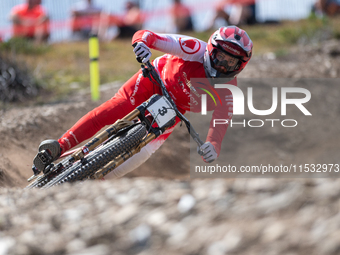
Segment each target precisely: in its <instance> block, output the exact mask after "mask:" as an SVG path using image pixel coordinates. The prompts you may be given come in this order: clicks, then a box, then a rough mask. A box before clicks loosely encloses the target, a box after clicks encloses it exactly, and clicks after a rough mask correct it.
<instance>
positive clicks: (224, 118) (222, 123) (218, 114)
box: [206, 78, 237, 156]
mask: <svg viewBox="0 0 340 255" xmlns="http://www.w3.org/2000/svg"><path fill="white" fill-rule="evenodd" d="M229 84H233V85H235V86H237V80H236V78H235V79H234V80H232V81H231V82H230V83H229ZM218 92H219V94H220V96H221V98H222V105H220V106H217V107H216V108H215V110H214V112H213V116H212V119H211V121H210V127H209V130H208V135H207V140H206V141H207V142H210V143H211V144H212V145H214V147H215V150H216V152H217V155H218V156H219V155H220V152H221V145H222V141H223V138H224V136H225V134H226V132H227V129H228V126H229V124H230V121H231V118H232V117H233V95H232V94H231V92H230V90H229V89H220V90H219V91H218ZM214 121H215V123H214ZM214 126H215V127H214Z"/></svg>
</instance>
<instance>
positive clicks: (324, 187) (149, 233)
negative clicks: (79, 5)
mask: <svg viewBox="0 0 340 255" xmlns="http://www.w3.org/2000/svg"><path fill="white" fill-rule="evenodd" d="M338 45H339V42H338V41H330V42H327V43H326V44H325V45H323V47H314V48H313V47H307V48H303V49H299V50H296V51H295V52H293V53H291V54H289V55H287V56H283V57H281V58H279V59H274V58H273V55H271V54H268V55H266V56H263V57H257V58H254V59H252V62H251V63H250V64H249V65H248V67H247V69H246V70H245V71H244V73H242V75H241V76H240V78H264V77H268V78H292V79H294V80H295V81H297V84H299V81H301V78H337V77H339V73H340V58H339V57H338V55H339V53H340V52H339V50H338ZM248 81H249V80H248ZM244 82H247V79H245V80H244ZM249 82H251V81H249ZM338 84H339V82H338V81H337V79H332V80H330V82H329V84H328V85H329V86H328V85H325V83H323V84H321V85H320V87H318V86H317V85H316V84H314V87H313V91H312V100H311V103H310V104H309V105H308V107H309V109H312V110H313V117H312V119H308V120H306V122H305V121H304V120H303V121H302V124H301V128H300V129H297V130H296V131H295V132H292V133H288V132H286V133H285V134H283V135H280V134H281V133H280V129H272V131H271V132H272V133H264V132H261V131H260V130H256V131H254V132H247V130H228V132H227V136H229V137H228V139H229V140H228V141H229V145H228V146H229V147H226V148H225V149H226V151H227V152H228V153H227V155H228V157H230V158H231V159H233V160H234V161H233V163H234V164H240V163H245V162H247V163H248V164H253V165H256V164H261V163H263V162H264V161H265V162H274V163H275V162H279V163H282V162H283V163H289V162H291V161H294V160H299V162H300V163H311V162H313V163H340V161H339V152H340V146H339V144H340V140H339V136H338V129H339V126H340V121H339V120H338V116H339V114H340V106H339V105H340V104H339V97H340V95H339V91H340V90H339V88H338V87H337V85H338ZM245 86H249V84H245ZM116 90H117V87H115V86H113V87H111V88H109V89H108V90H107V91H106V92H105V93H102V95H103V96H104V98H103V99H102V100H106V99H108V97H107V96H111V95H113V93H114V92H115V91H116ZM84 98H87V99H85V101H84ZM259 99H260V101H261V97H259ZM262 101H263V104H261V105H264V106H265V107H268V104H269V106H270V102H266V100H262ZM97 104H98V103H92V102H91V101H90V100H89V97H88V95H86V96H85V97H84V96H83V95H77V96H75V97H73V98H72V99H70V100H69V101H68V102H66V103H65V102H64V103H60V104H53V105H44V106H39V107H28V108H14V109H10V110H7V111H3V110H2V111H0V139H1V141H2V144H1V148H0V156H1V157H0V171H1V175H0V177H1V180H0V181H1V186H3V187H12V188H11V189H5V188H4V189H1V193H0V196H1V201H2V203H1V207H3V208H4V210H2V211H1V213H0V244H2V245H3V246H2V245H0V246H2V247H5V248H3V253H1V252H2V250H1V249H0V254H7V253H10V254H18V252H20V253H25V254H26V253H28V254H55V253H58V254H65V253H72V254H84V253H77V252H80V251H83V252H85V251H87V252H88V253H86V254H91V249H93V251H92V253H96V254H112V251H120V253H116V254H137V253H138V254H160V253H159V252H160V250H161V248H162V247H166V249H167V250H168V251H169V252H168V253H165V252H164V253H162V254H179V253H181V254H207V253H208V254H214V255H215V254H226V253H227V252H229V253H230V254H249V253H253V254H288V253H289V254H338V252H339V251H340V246H339V239H338V237H339V236H340V235H339V233H338V232H337V231H338V226H339V224H340V223H339V217H338V215H339V201H340V200H339V199H340V190H339V188H338V187H339V183H338V182H337V181H331V180H329V179H322V180H311V181H307V180H306V181H304V180H289V181H287V180H272V179H265V180H262V181H261V180H255V179H254V180H249V182H247V181H246V180H238V181H233V180H218V181H217V180H202V181H194V182H191V181H190V179H189V162H188V160H187V156H188V155H189V148H190V144H189V138H188V135H187V131H186V129H185V127H182V128H179V127H177V128H176V129H175V131H174V133H173V134H172V136H171V137H170V138H169V139H168V141H167V142H166V143H165V144H164V145H163V146H162V148H161V149H160V150H159V151H157V152H156V153H155V154H154V155H153V156H152V158H151V159H150V160H149V161H148V162H147V163H146V164H144V165H143V166H142V167H141V168H139V169H137V170H135V171H134V172H133V173H131V174H130V175H129V176H134V177H136V176H138V177H141V176H143V177H145V176H148V177H163V178H169V179H180V180H182V181H184V182H173V181H165V180H159V181H158V180H157V179H141V181H140V184H138V179H132V180H129V179H124V180H120V181H119V180H118V181H115V182H107V183H105V184H101V183H96V184H93V183H88V184H84V186H82V187H81V188H77V187H73V186H67V187H65V189H62V188H60V189H59V188H58V189H52V190H51V191H48V192H46V193H45V191H44V192H42V191H30V192H29V193H25V192H23V191H21V190H20V189H18V187H23V186H25V185H26V179H27V178H28V177H29V176H30V175H31V172H30V167H31V161H32V158H33V157H34V155H35V153H36V148H37V147H38V145H39V143H40V141H41V140H44V139H46V138H57V137H59V136H60V135H61V134H62V133H63V132H65V131H66V130H67V128H69V127H70V126H71V125H72V124H73V123H74V122H75V121H76V120H78V119H79V118H80V117H81V116H82V115H83V114H85V113H86V112H87V111H89V110H90V109H92V108H93V107H95V106H96V105H97ZM297 112H298V111H297ZM292 114H293V117H294V116H295V114H299V113H296V112H292ZM296 116H298V115H296ZM290 117H291V116H290ZM327 122H328V124H327ZM229 131H230V132H229ZM278 132H279V133H278ZM178 144H180V148H181V149H178ZM173 148H176V150H174V149H173ZM266 160H268V161H266ZM306 160H307V161H309V162H304V161H306ZM331 161H337V162H331ZM291 163H294V162H291ZM187 181H188V182H187ZM111 184H112V186H113V187H115V188H113V190H114V191H112V189H111V188H109V186H111ZM176 185H177V186H176ZM183 185H184V186H183ZM187 185H188V186H187ZM191 185H193V186H191ZM235 185H236V186H235ZM134 186H136V187H137V188H136V190H135V191H134V192H135V193H141V194H142V195H140V197H139V198H136V199H135V198H134V197H138V196H134V195H133V194H132V193H133V191H129V190H130V187H134ZM15 187H16V188H15ZM143 187H144V188H143ZM146 187H149V188H146ZM192 187H194V188H192ZM199 187H202V189H200V188H199ZM216 187H221V188H220V189H219V190H217V191H216V192H215V193H214V192H213V190H214V189H215V188H216ZM330 187H333V188H330ZM290 189H292V190H293V191H295V192H292V190H290ZM87 190H91V191H93V193H92V192H90V193H91V194H92V195H89V194H88V196H87V195H86V191H87ZM177 191H178V192H177ZM83 192H84V194H83V195H81V194H80V193H83ZM103 192H104V193H105V192H106V193H105V194H106V195H105V196H104V197H102V196H100V194H102V193H103ZM129 192H130V193H129ZM143 192H145V193H143ZM116 193H117V194H120V196H123V197H124V196H125V199H127V201H132V200H133V201H135V202H133V203H131V204H130V203H129V202H126V203H124V202H122V203H121V201H120V202H119V201H118V202H117V199H118V198H117V197H116V196H115V195H114V194H116ZM135 193H134V194H135ZM171 194H172V195H173V196H172V195H171ZM184 194H190V196H191V197H190V196H187V197H184V198H183V199H187V200H186V202H183V204H184V205H183V206H184V207H185V206H188V205H190V203H191V202H192V201H195V203H194V204H195V205H193V206H192V207H190V206H189V207H190V208H189V209H188V211H185V212H181V209H178V208H179V207H180V206H181V205H180V204H181V202H180V200H181V199H182V196H183V195H184ZM202 194H205V195H202ZM207 194H210V195H207ZM130 195H131V196H132V198H127V197H129V196H130ZM214 196H215V198H211V197H214ZM118 197H119V196H118ZM96 198H97V199H96ZM153 198H154V200H153ZM210 198H211V199H212V200H210ZM110 199H111V200H112V201H114V202H113V204H110V203H112V201H111V200H110ZM129 199H130V200H129ZM190 199H191V200H190ZM192 199H194V200H192ZM25 200H27V201H25ZM151 200H152V201H151ZM91 201H95V207H96V209H93V210H85V211H84V214H82V215H81V216H79V210H82V209H81V207H82V206H84V207H86V206H87V207H91V206H92V204H91ZM124 201H125V200H124ZM254 201H255V202H254ZM56 204H59V205H60V206H59V205H56ZM127 204H129V206H127ZM51 206H52V207H53V208H54V212H53V209H52V208H50V209H49V207H51ZM261 206H262V207H261ZM130 207H131V208H130ZM132 207H133V208H132ZM107 208H110V209H109V210H108V211H107ZM275 208H276V209H275ZM34 209H37V210H38V211H39V212H38V211H36V213H40V214H43V215H44V214H45V215H46V217H42V218H41V219H40V220H41V221H42V222H40V223H39V224H38V222H39V221H40V220H38V219H37V218H36V217H37V216H36V215H37V214H36V213H33V212H32V210H34ZM78 209H79V210H78ZM59 210H60V212H59V213H58V211H59ZM94 210H95V211H94ZM122 210H125V211H124V212H123V211H122ZM129 210H130V211H129ZM216 210H217V211H216ZM221 210H222V211H221ZM254 210H255V212H256V213H255V215H254ZM256 210H257V211H256ZM137 211H138V212H142V213H140V214H139V213H137ZM28 212H29V213H28ZM105 212H107V215H106V214H105ZM108 212H111V213H112V215H111V216H110V217H112V219H111V218H110V217H108ZM152 212H154V213H155V215H154V217H151V218H152V219H151V220H150V221H148V220H147V219H146V217H147V216H145V215H148V213H152ZM208 212H210V213H208ZM214 212H216V213H214ZM322 212H325V213H324V214H323V213H322ZM122 215H128V216H129V215H130V216H129V217H130V218H129V217H128V216H126V217H127V218H126V219H125V220H126V221H124V220H122V221H121V222H120V221H119V220H117V222H116V221H115V219H114V218H119V217H123V216H122ZM143 215H144V216H143ZM19 216H20V217H19ZM149 216H150V215H149ZM314 216H315V217H314ZM72 217H73V218H72ZM19 218H22V221H23V222H22V225H21V224H20V222H21V221H20V220H19ZM149 218H150V217H149ZM110 219H111V220H110ZM62 220H66V222H67V221H70V222H75V221H78V220H80V223H79V224H80V225H79V226H83V227H84V228H80V227H79V226H75V225H74V224H73V225H74V226H73V225H72V224H70V225H67V224H65V223H62V222H60V221H62ZM99 221H101V222H99ZM55 222H59V223H55ZM105 222H111V223H110V224H108V225H107V226H106V227H105ZM150 222H151V223H150ZM155 222H156V223H155ZM157 222H158V223H157ZM221 222H223V224H222V225H221V227H218V225H219V224H221ZM256 222H258V223H256ZM261 222H262V223H261ZM298 222H299V223H301V224H300V225H299V224H298ZM198 223H199V224H198ZM261 224H262V225H261ZM21 226H24V227H21ZM247 226H250V227H249V228H248V227H247ZM332 226H333V227H332ZM84 229H85V230H84ZM112 229H115V230H114V231H113V230H112ZM164 229H165V230H164ZM83 230H84V231H83ZM110 231H113V232H110ZM200 231H203V232H204V231H205V232H206V235H207V236H205V235H203V234H202V233H201V234H199V233H200ZM64 233H68V235H66V236H67V237H69V238H70V239H72V242H71V241H69V240H66V239H65V238H66V237H65V236H64V235H63V234H64ZM184 233H185V234H184ZM193 233H196V235H193ZM259 233H261V234H259ZM47 234H49V235H47ZM36 235H37V236H38V237H39V238H40V240H41V246H40V247H37V245H32V243H34V241H33V236H36ZM6 236H7V237H6ZM188 236H190V238H188ZM143 238H144V239H143ZM318 238H320V239H318ZM202 239H205V241H202ZM112 240H116V241H112ZM117 240H118V241H119V242H118V241H117ZM318 240H327V242H326V241H325V242H323V243H320V242H318ZM111 241H112V242H113V243H114V244H115V245H112V244H111ZM65 242H66V243H67V245H66V246H65V245H62V244H64V243H65ZM43 243H45V245H43ZM118 244H119V245H118ZM194 244H196V246H195V245H194ZM256 244H257V245H256ZM117 245H118V246H117ZM51 247H53V248H51ZM62 247H66V248H62ZM115 247H118V248H115ZM169 247H170V248H169ZM18 249H19V250H18ZM96 249H97V250H96ZM143 251H144V253H143ZM148 251H149V252H148ZM254 251H256V252H255V253H254ZM139 252H142V253H139ZM229 253H228V254H229Z"/></svg>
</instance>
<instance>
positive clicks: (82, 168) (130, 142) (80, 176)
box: [44, 124, 147, 188]
mask: <svg viewBox="0 0 340 255" xmlns="http://www.w3.org/2000/svg"><path fill="white" fill-rule="evenodd" d="M146 133H147V132H146V128H145V126H143V125H142V124H137V125H136V126H134V127H132V128H130V129H129V130H127V131H126V132H124V133H123V134H121V135H119V136H117V137H114V139H112V140H110V141H108V142H106V143H104V145H102V146H100V147H98V148H96V149H95V150H94V151H92V152H91V153H90V154H89V155H88V156H86V157H85V158H84V159H83V160H82V161H78V162H76V163H74V164H73V165H72V166H71V167H70V168H69V169H68V170H67V171H65V172H63V173H61V174H60V175H59V176H57V177H55V178H54V179H52V180H51V181H50V182H49V183H47V184H46V185H45V186H44V188H48V187H52V186H55V185H59V184H62V183H65V182H75V181H82V180H84V179H87V178H89V177H91V176H92V175H94V174H95V172H97V171H98V170H99V169H101V168H102V167H103V166H105V165H106V164H107V163H109V162H110V161H112V160H114V159H115V158H116V157H118V156H119V155H121V154H122V153H124V152H127V151H130V150H131V149H133V148H134V147H136V146H137V145H138V144H139V143H140V141H141V140H142V139H143V137H144V136H145V135H146Z"/></svg>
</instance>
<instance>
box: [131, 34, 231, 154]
mask: <svg viewBox="0 0 340 255" xmlns="http://www.w3.org/2000/svg"><path fill="white" fill-rule="evenodd" d="M136 42H144V43H145V44H146V45H147V46H148V47H149V48H151V49H155V50H158V51H161V52H164V53H166V54H165V55H163V56H161V57H158V58H156V59H155V60H154V61H153V64H154V66H155V68H156V70H157V71H158V72H159V74H160V76H161V78H162V80H163V81H164V84H165V86H166V88H167V90H168V91H169V94H170V95H171V97H172V98H173V100H174V102H175V103H176V105H177V107H178V108H180V109H182V110H185V111H193V112H200V111H201V95H202V94H207V91H209V94H211V95H212V97H214V98H212V97H211V96H207V110H208V111H212V110H213V111H214V112H213V117H212V119H229V120H230V119H231V117H232V112H233V100H232V94H231V92H230V91H229V90H228V89H215V88H214V87H213V86H212V85H211V84H210V83H208V80H207V79H205V78H207V77H206V72H205V69H204V66H203V61H204V53H205V50H206V45H207V43H206V42H204V41H201V40H199V39H196V38H193V37H189V36H184V35H174V34H158V33H153V32H151V31H148V30H140V31H138V32H136V33H135V35H134V36H133V38H132V44H134V43H136ZM195 78H204V79H202V82H200V83H199V84H197V82H194V80H192V79H195ZM228 84H233V85H235V86H236V85H237V80H236V78H235V79H233V80H232V81H230V82H228ZM227 127H228V125H218V127H215V128H213V126H212V122H211V124H210V128H209V131H208V136H207V141H210V142H211V143H212V144H213V145H214V147H215V149H216V152H217V153H218V154H219V153H220V149H221V142H222V140H223V137H224V135H225V133H226V130H227Z"/></svg>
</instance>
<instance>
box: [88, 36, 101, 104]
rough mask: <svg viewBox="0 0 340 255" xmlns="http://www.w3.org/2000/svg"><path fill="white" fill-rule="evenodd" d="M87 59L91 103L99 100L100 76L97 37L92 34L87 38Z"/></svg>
mask: <svg viewBox="0 0 340 255" xmlns="http://www.w3.org/2000/svg"><path fill="white" fill-rule="evenodd" d="M89 57H90V83H91V97H92V100H93V101H97V100H98V99H99V98H100V90H99V84H100V75H99V42H98V36H97V35H96V34H93V35H91V36H90V38H89Z"/></svg>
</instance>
